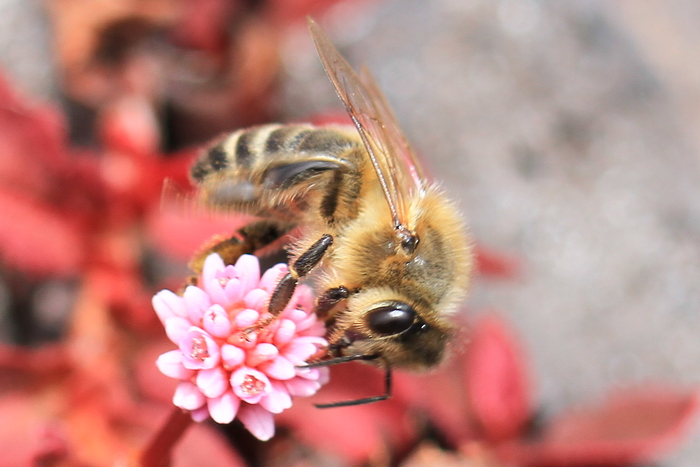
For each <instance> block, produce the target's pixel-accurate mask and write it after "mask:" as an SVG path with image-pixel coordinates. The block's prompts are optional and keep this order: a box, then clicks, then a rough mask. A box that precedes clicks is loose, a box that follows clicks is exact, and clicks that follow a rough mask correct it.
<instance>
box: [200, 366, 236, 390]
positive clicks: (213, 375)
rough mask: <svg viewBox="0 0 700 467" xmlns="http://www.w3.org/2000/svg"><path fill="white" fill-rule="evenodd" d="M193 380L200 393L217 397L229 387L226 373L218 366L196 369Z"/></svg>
mask: <svg viewBox="0 0 700 467" xmlns="http://www.w3.org/2000/svg"><path fill="white" fill-rule="evenodd" d="M195 382H196V384H197V387H198V388H199V390H200V391H201V392H202V394H204V395H205V396H207V397H219V396H221V395H222V394H223V393H224V392H226V390H227V389H229V382H228V378H227V377H226V373H225V372H224V370H223V369H222V368H221V367H219V366H216V367H214V368H210V369H208V370H200V371H198V372H197V378H196V380H195Z"/></svg>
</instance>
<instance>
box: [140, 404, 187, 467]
mask: <svg viewBox="0 0 700 467" xmlns="http://www.w3.org/2000/svg"><path fill="white" fill-rule="evenodd" d="M191 424H192V417H191V416H190V413H189V412H188V411H186V410H182V409H180V408H178V407H173V411H172V412H171V413H170V416H169V417H168V419H167V420H166V421H165V423H164V424H163V426H162V427H161V428H160V429H159V430H158V431H157V432H156V434H155V435H154V436H153V438H151V440H150V442H149V443H148V444H147V445H146V447H145V448H144V450H143V452H142V453H141V456H140V458H139V464H138V465H139V466H141V467H167V466H168V465H170V460H171V459H170V458H171V454H172V449H173V447H174V446H175V444H177V442H178V441H179V440H180V437H182V435H183V434H184V433H185V431H187V428H188V427H189V426H190V425H191Z"/></svg>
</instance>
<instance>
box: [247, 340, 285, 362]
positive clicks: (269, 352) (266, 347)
mask: <svg viewBox="0 0 700 467" xmlns="http://www.w3.org/2000/svg"><path fill="white" fill-rule="evenodd" d="M277 355H279V350H277V347H275V346H274V345H272V344H269V343H267V342H263V343H260V344H258V345H256V346H255V348H254V349H252V350H250V351H248V355H247V356H246V362H245V363H246V365H248V366H249V367H251V368H253V367H256V366H258V365H260V364H261V363H263V362H267V361H269V360H272V359H274V358H275V357H277Z"/></svg>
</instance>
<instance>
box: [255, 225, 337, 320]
mask: <svg viewBox="0 0 700 467" xmlns="http://www.w3.org/2000/svg"><path fill="white" fill-rule="evenodd" d="M332 244H333V236H332V235H330V234H323V235H322V236H321V238H319V239H318V240H316V242H315V243H314V244H313V245H311V246H310V247H309V249H308V250H306V251H305V252H304V253H302V254H301V255H299V257H298V258H297V259H296V261H294V263H292V264H290V265H289V272H288V273H287V274H286V275H285V276H284V277H283V278H282V280H280V282H279V283H278V284H277V288H275V290H274V292H272V296H271V297H270V303H269V304H268V306H267V311H268V312H270V313H271V314H272V315H274V316H277V315H278V314H279V313H280V312H281V311H282V310H284V307H286V306H287V303H289V300H291V298H292V295H294V290H296V287H297V284H298V283H299V279H301V278H302V277H304V276H306V275H307V274H308V273H310V272H311V270H312V269H313V268H314V267H315V266H316V265H317V264H318V263H319V262H320V261H321V259H323V255H324V254H325V253H326V251H327V250H328V248H329V247H330V246H331V245H332Z"/></svg>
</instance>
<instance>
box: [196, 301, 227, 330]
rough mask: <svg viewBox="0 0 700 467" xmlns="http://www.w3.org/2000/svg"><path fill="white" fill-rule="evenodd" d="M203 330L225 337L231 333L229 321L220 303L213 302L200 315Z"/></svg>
mask: <svg viewBox="0 0 700 467" xmlns="http://www.w3.org/2000/svg"><path fill="white" fill-rule="evenodd" d="M202 325H203V326H204V330H205V331H207V332H208V333H209V334H211V335H212V336H214V337H221V338H225V337H228V336H229V335H230V334H231V321H229V319H228V313H226V310H224V308H223V307H222V306H221V305H218V304H214V305H212V306H210V307H209V309H207V311H205V312H204V316H203V317H202Z"/></svg>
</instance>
